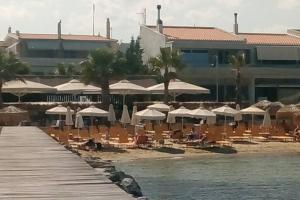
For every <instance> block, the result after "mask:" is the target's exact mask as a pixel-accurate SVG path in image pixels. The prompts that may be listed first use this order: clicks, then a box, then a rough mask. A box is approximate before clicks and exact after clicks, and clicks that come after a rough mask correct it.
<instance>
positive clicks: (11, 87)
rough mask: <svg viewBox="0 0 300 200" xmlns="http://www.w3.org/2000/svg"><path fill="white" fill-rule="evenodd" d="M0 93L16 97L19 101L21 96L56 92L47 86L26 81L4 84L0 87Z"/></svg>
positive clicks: (13, 81)
mask: <svg viewBox="0 0 300 200" xmlns="http://www.w3.org/2000/svg"><path fill="white" fill-rule="evenodd" d="M2 92H4V93H11V94H14V95H16V96H17V97H18V98H19V102H20V100H21V96H24V95H25V94H32V93H50V92H56V89H55V88H53V87H50V86H48V85H45V84H42V83H37V82H33V81H28V80H24V81H21V80H12V81H8V82H5V83H4V84H3V87H2Z"/></svg>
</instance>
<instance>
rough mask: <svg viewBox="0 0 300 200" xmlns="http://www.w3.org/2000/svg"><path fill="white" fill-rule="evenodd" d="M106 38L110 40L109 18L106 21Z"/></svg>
mask: <svg viewBox="0 0 300 200" xmlns="http://www.w3.org/2000/svg"><path fill="white" fill-rule="evenodd" d="M106 38H107V39H110V21H109V18H107V19H106Z"/></svg>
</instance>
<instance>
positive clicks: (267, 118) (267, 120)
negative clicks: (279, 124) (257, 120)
mask: <svg viewBox="0 0 300 200" xmlns="http://www.w3.org/2000/svg"><path fill="white" fill-rule="evenodd" d="M271 126H272V121H271V117H270V113H269V110H268V109H267V110H266V112H265V114H264V120H263V123H262V127H264V128H270V127H271Z"/></svg>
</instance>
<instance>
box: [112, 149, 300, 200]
mask: <svg viewBox="0 0 300 200" xmlns="http://www.w3.org/2000/svg"><path fill="white" fill-rule="evenodd" d="M116 167H117V169H118V170H122V171H124V172H126V173H127V174H130V175H132V176H133V177H134V178H135V179H136V181H137V182H138V183H139V185H140V186H141V188H142V192H143V194H144V195H145V196H147V197H148V198H149V199H151V200H201V199H203V200H218V199H222V200H223V199H225V200H254V199H255V200H256V199H261V200H269V199H270V200H300V154H296V153H295V154H278V153H273V154H231V155H210V156H199V157H192V158H183V157H174V158H171V159H143V160H135V161H131V162H126V163H116Z"/></svg>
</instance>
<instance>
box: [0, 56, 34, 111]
mask: <svg viewBox="0 0 300 200" xmlns="http://www.w3.org/2000/svg"><path fill="white" fill-rule="evenodd" d="M28 73H29V66H28V65H26V64H25V63H22V62H21V61H20V60H19V59H18V58H16V56H15V55H14V54H13V53H12V52H9V53H6V52H4V51H0V106H2V105H3V98H2V87H3V84H4V83H5V82H7V81H11V80H23V78H22V75H24V74H28Z"/></svg>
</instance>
